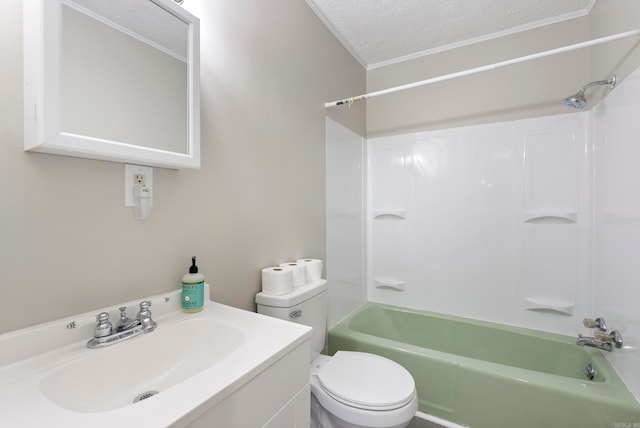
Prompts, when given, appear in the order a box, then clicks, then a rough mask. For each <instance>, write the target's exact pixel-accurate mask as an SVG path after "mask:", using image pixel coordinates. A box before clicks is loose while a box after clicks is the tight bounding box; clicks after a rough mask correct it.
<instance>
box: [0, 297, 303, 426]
mask: <svg viewBox="0 0 640 428" xmlns="http://www.w3.org/2000/svg"><path fill="white" fill-rule="evenodd" d="M208 294H209V293H208V290H207V291H206V292H205V295H208ZM141 300H151V301H152V302H153V306H152V308H151V310H152V312H153V319H154V320H155V321H156V322H157V323H158V325H157V327H156V329H155V330H154V331H153V332H151V333H147V334H141V335H139V336H136V337H133V338H131V339H128V340H125V341H123V342H121V343H116V344H113V345H111V346H108V347H105V348H101V349H88V348H87V346H86V344H87V341H88V340H89V339H90V338H91V337H92V334H93V328H94V325H95V315H96V314H97V313H98V312H102V311H107V312H110V314H111V319H112V320H114V319H117V318H116V317H117V315H118V309H117V308H118V306H127V307H128V308H129V313H135V312H133V311H135V310H136V308H137V305H138V303H139V301H141ZM70 325H74V326H75V328H69V326H70ZM310 337H311V329H310V328H309V327H306V326H302V325H300V324H296V323H290V322H286V321H282V320H278V319H275V318H271V317H265V316H262V315H258V314H256V313H253V312H248V311H244V310H241V309H236V308H232V307H229V306H225V305H221V304H218V303H215V302H211V301H207V302H205V307H204V310H203V311H202V312H200V313H197V314H191V315H187V314H183V313H182V312H181V310H180V290H176V291H174V292H171V293H167V294H164V295H160V296H151V297H148V298H141V299H139V300H138V301H132V302H127V303H125V304H121V305H117V306H114V307H112V308H103V309H97V310H95V311H91V312H87V313H84V314H80V315H77V316H74V317H70V318H67V319H63V320H57V321H52V322H49V323H45V324H40V325H36V326H33V327H29V328H26V329H23V330H19V331H15V332H11V333H6V334H3V335H0V403H1V404H0V409H1V410H0V426H2V427H5V426H7V427H10V426H11V427H13V426H16V427H17V426H25V427H27V426H28V427H32V426H33V427H35V426H74V427H75V426H90V427H92V428H100V427H105V428H107V427H109V428H112V427H114V426H122V424H123V421H124V422H125V424H126V425H127V426H154V427H155V426H158V427H160V426H185V425H188V423H189V422H190V421H193V420H195V419H194V418H196V417H198V415H199V414H200V413H201V412H203V411H206V409H212V408H214V407H215V406H218V405H223V403H225V402H226V401H225V398H227V397H230V396H232V395H235V393H236V391H239V390H243V389H242V387H243V386H244V385H246V384H247V383H249V382H251V381H252V380H253V379H254V378H256V376H258V375H260V374H261V373H263V372H264V371H265V370H267V369H269V368H270V367H272V366H274V365H275V364H276V363H277V362H278V361H280V360H281V359H282V358H284V357H285V356H288V355H289V354H290V353H291V352H294V350H295V352H296V355H302V354H300V350H301V349H302V347H304V349H305V350H306V351H305V353H304V358H303V362H304V364H305V365H306V364H307V363H308V362H307V355H308V352H309V351H308V346H309V338H310ZM269 387H270V386H269ZM149 391H158V393H157V394H155V395H153V396H151V397H150V398H146V399H144V400H142V401H139V402H135V403H134V399H135V398H136V397H137V396H138V395H140V394H143V393H145V392H149Z"/></svg>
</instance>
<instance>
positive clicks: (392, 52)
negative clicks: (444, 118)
mask: <svg viewBox="0 0 640 428" xmlns="http://www.w3.org/2000/svg"><path fill="white" fill-rule="evenodd" d="M595 1H596V0H307V3H308V4H309V6H311V8H312V9H313V10H314V11H315V12H316V14H318V16H319V17H320V19H322V21H323V22H324V23H325V25H327V27H329V29H330V30H331V31H332V32H333V33H334V34H335V35H336V37H338V39H339V40H340V41H341V42H342V44H344V45H345V47H346V48H347V49H348V50H349V51H350V52H351V54H352V55H354V56H355V57H356V59H358V61H360V63H361V64H362V65H364V66H365V67H372V66H376V65H382V64H384V63H389V62H394V61H398V60H401V59H404V58H407V57H413V56H418V55H423V54H428V53H431V52H435V51H439V50H443V49H447V48H452V47H455V46H460V45H463V44H468V43H473V42H475V41H479V40H484V39H488V38H492V37H497V36H500V35H504V34H508V33H512V32H516V31H521V30H524V29H528V28H533V27H538V26H542V25H547V24H551V23H554V22H559V21H562V20H565V19H570V18H575V17H578V16H584V15H586V14H588V13H589V11H590V10H591V8H592V7H593V4H594V3H595Z"/></svg>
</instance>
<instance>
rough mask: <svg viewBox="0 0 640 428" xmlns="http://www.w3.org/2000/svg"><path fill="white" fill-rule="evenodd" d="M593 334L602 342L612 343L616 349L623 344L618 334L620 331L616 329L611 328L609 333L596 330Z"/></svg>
mask: <svg viewBox="0 0 640 428" xmlns="http://www.w3.org/2000/svg"><path fill="white" fill-rule="evenodd" d="M593 335H594V336H595V338H596V339H598V340H599V341H601V342H604V343H612V344H613V345H615V347H616V348H618V349H620V348H622V345H623V344H624V342H623V340H622V336H621V335H620V333H618V331H617V330H613V331H612V332H611V333H605V332H602V331H596V332H594V334H593Z"/></svg>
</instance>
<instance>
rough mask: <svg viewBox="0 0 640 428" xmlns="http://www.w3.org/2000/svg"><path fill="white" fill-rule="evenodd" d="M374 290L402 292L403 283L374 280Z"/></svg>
mask: <svg viewBox="0 0 640 428" xmlns="http://www.w3.org/2000/svg"><path fill="white" fill-rule="evenodd" d="M374 283H375V286H376V288H392V289H394V290H398V291H404V281H399V280H397V279H375V280H374Z"/></svg>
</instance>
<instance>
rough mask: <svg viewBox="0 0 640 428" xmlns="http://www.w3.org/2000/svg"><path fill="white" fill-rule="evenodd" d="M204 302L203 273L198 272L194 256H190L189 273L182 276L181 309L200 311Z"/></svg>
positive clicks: (192, 311)
mask: <svg viewBox="0 0 640 428" xmlns="http://www.w3.org/2000/svg"><path fill="white" fill-rule="evenodd" d="M203 304H204V275H202V274H201V273H198V266H196V258H195V256H194V257H192V258H191V267H190V268H189V273H188V274H186V275H185V276H183V277H182V311H183V312H185V313H187V314H193V313H196V312H200V311H201V310H202V307H203Z"/></svg>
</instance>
